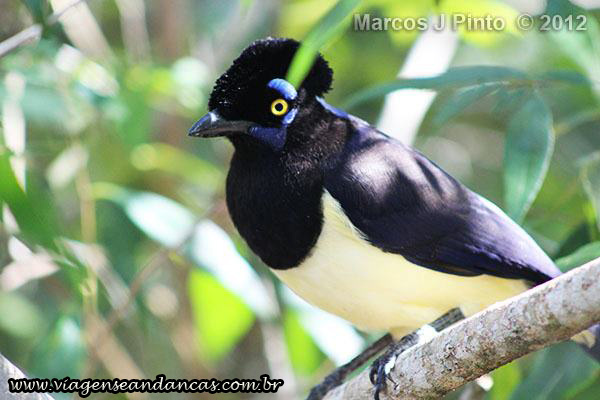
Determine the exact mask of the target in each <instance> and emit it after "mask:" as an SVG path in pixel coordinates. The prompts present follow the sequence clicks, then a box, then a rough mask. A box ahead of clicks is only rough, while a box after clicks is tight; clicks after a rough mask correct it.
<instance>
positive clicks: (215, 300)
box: [188, 269, 254, 361]
mask: <svg viewBox="0 0 600 400" xmlns="http://www.w3.org/2000/svg"><path fill="white" fill-rule="evenodd" d="M188 296H189V298H190V303H191V306H192V313H193V315H194V326H195V328H196V332H197V334H198V339H199V344H200V350H201V353H202V355H204V356H205V357H206V358H207V359H208V360H211V361H218V360H220V359H221V358H223V357H224V356H226V355H227V354H228V353H229V352H230V351H231V350H232V349H233V347H234V346H235V345H236V344H237V343H238V342H239V341H240V340H241V339H242V338H243V337H244V335H246V333H247V332H248V330H249V329H250V328H251V327H252V324H253V322H254V314H253V313H252V311H251V310H250V309H249V308H248V307H247V306H246V305H245V304H244V303H243V302H242V301H241V300H240V299H239V298H238V297H237V296H236V295H234V294H233V293H231V292H229V291H228V290H227V289H225V288H224V287H223V286H221V285H220V284H219V282H218V281H217V280H216V279H215V278H213V277H212V276H210V275H209V274H207V273H206V272H203V271H200V270H198V269H195V270H191V271H190V274H189V277H188Z"/></svg>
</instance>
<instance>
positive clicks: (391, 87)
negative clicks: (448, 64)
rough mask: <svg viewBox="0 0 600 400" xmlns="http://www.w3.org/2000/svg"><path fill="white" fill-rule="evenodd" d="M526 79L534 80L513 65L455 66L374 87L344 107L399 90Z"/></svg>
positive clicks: (517, 81) (519, 81)
mask: <svg viewBox="0 0 600 400" xmlns="http://www.w3.org/2000/svg"><path fill="white" fill-rule="evenodd" d="M527 82H529V83H531V82H532V80H531V79H530V78H528V77H527V75H526V74H525V73H523V72H521V71H519V70H516V69H514V68H508V67H499V66H486V65H480V66H469V67H456V68H451V69H449V70H448V71H446V72H445V73H443V74H441V75H438V76H434V77H429V78H413V79H398V80H394V81H391V82H386V83H382V84H379V85H375V86H372V87H370V88H367V89H364V90H361V91H359V92H357V93H355V94H353V95H352V96H350V97H349V98H348V100H347V101H346V102H345V103H344V104H343V106H342V107H343V108H352V107H355V106H357V105H358V104H361V103H364V102H366V101H368V100H372V99H376V98H379V97H383V96H385V95H386V94H388V93H390V92H394V91H396V90H400V89H444V88H458V87H464V86H472V85H481V84H485V83H498V84H510V83H513V84H516V83H527Z"/></svg>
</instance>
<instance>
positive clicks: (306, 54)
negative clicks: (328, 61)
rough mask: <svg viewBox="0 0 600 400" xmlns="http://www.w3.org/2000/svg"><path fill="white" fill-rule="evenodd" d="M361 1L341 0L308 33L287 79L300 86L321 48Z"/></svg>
mask: <svg viewBox="0 0 600 400" xmlns="http://www.w3.org/2000/svg"><path fill="white" fill-rule="evenodd" d="M359 3H360V0H340V1H338V2H337V3H336V4H335V6H333V7H332V8H331V9H330V10H329V11H328V12H327V14H325V15H324V16H323V18H321V19H320V20H319V22H318V23H317V24H316V25H315V26H314V27H313V29H312V30H311V31H310V32H309V33H308V35H307V36H306V38H304V40H303V41H302V43H301V45H300V47H299V48H298V51H296V54H295V55H294V58H293V59H292V62H291V64H290V68H289V69H288V73H287V76H286V80H287V81H288V82H290V83H291V84H292V85H294V87H296V88H297V87H299V86H300V84H301V83H302V81H303V80H304V78H305V77H306V75H307V74H308V71H309V70H310V68H311V66H312V64H313V62H314V60H315V58H316V56H317V53H318V52H319V50H320V49H321V48H322V47H323V46H324V45H325V44H326V43H327V42H328V41H330V40H331V39H332V38H334V37H335V36H337V34H338V33H340V31H341V30H342V29H345V27H346V25H345V24H343V22H344V19H345V18H346V17H347V16H349V15H350V13H351V12H352V10H354V8H355V7H356V6H357V5H358V4H359Z"/></svg>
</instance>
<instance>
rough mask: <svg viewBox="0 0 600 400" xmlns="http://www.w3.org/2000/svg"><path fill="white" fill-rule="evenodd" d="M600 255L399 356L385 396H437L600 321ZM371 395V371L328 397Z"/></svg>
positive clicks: (351, 398)
mask: <svg viewBox="0 0 600 400" xmlns="http://www.w3.org/2000/svg"><path fill="white" fill-rule="evenodd" d="M599 278H600V258H598V259H596V260H594V261H592V262H590V263H588V264H586V265H584V266H582V267H579V268H576V269H574V270H572V271H570V272H568V273H566V274H564V275H562V276H560V277H558V278H556V279H553V280H552V281H550V282H547V283H545V284H543V285H540V286H537V287H535V288H533V289H531V290H528V291H527V292H525V293H523V294H521V295H519V296H517V297H514V298H511V299H508V300H506V301H504V302H501V303H498V304H495V305H493V306H492V307H490V308H488V309H486V310H484V311H482V312H480V313H478V314H476V315H473V316H472V317H470V318H468V319H466V320H464V321H462V322H460V323H458V324H456V325H455V326H453V327H451V328H449V329H447V330H445V331H443V332H441V333H440V334H439V335H437V336H436V337H434V338H433V339H432V340H430V341H428V342H427V343H424V344H422V345H420V346H417V347H414V348H411V349H409V350H408V351H406V352H405V353H403V354H402V355H401V356H400V357H398V359H397V360H396V366H395V368H394V369H393V370H392V372H391V374H390V377H391V379H392V380H393V381H394V382H395V384H394V383H392V382H389V383H388V385H387V389H386V391H385V393H383V394H382V396H381V397H382V398H383V399H430V398H439V397H441V396H443V395H444V394H446V393H448V392H450V391H452V390H454V389H456V388H459V387H460V386H462V385H464V384H465V383H467V382H470V381H473V380H474V379H476V378H478V377H480V376H481V375H484V374H486V373H488V372H490V371H492V370H494V369H495V368H498V367H499V366H501V365H504V364H507V363H509V362H510V361H512V360H514V359H517V358H519V357H521V356H524V355H525V354H528V353H531V352H533V351H535V350H538V349H540V348H543V347H546V346H549V345H551V344H554V343H557V342H560V341H563V340H567V339H569V338H570V337H572V336H573V335H575V334H577V333H579V332H581V331H583V330H585V329H586V328H588V327H590V326H592V325H594V324H595V323H598V322H599V321H600V279H599ZM372 398H373V386H372V385H371V383H370V382H369V378H368V371H364V372H363V373H361V374H360V375H358V376H356V377H355V378H354V379H352V380H350V381H349V382H346V383H345V384H344V385H342V386H340V387H338V388H336V389H335V390H333V391H331V392H330V393H329V394H328V395H327V396H326V397H325V399H327V400H334V399H345V400H358V399H369V400H371V399H372Z"/></svg>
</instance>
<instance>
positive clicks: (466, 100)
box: [432, 83, 501, 126]
mask: <svg viewBox="0 0 600 400" xmlns="http://www.w3.org/2000/svg"><path fill="white" fill-rule="evenodd" d="M500 86H501V84H499V83H489V84H481V85H477V86H473V87H467V88H464V89H459V90H458V91H457V92H456V93H454V94H453V95H452V96H450V98H449V99H448V100H447V101H446V103H445V104H444V105H443V106H442V107H441V108H440V110H439V112H438V113H437V114H436V115H435V116H434V117H433V121H432V122H433V124H434V125H437V126H441V125H444V124H445V123H446V122H447V121H448V120H450V119H452V118H453V117H455V116H456V115H458V114H460V113H461V112H463V111H464V110H465V109H466V108H468V107H469V106H471V105H472V104H473V103H475V102H476V101H478V100H480V99H481V98H483V97H485V96H487V95H488V94H490V93H492V92H494V91H495V90H496V89H498V88H499V87H500Z"/></svg>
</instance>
